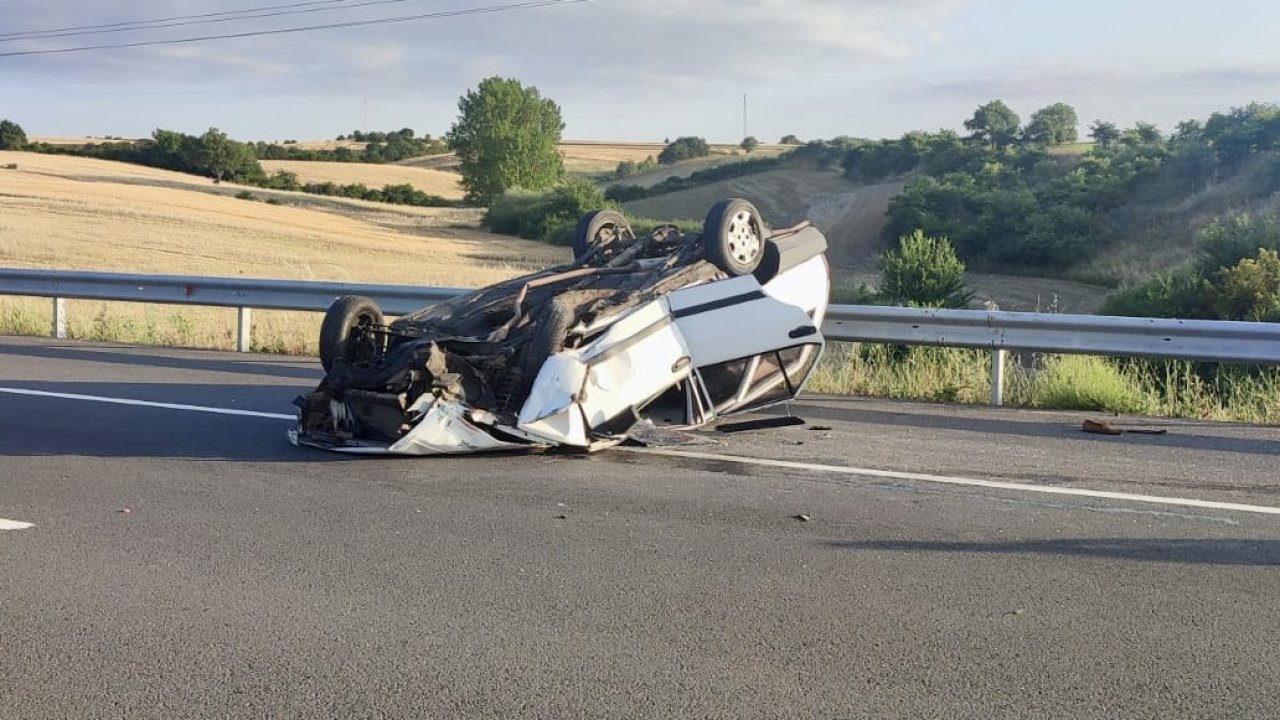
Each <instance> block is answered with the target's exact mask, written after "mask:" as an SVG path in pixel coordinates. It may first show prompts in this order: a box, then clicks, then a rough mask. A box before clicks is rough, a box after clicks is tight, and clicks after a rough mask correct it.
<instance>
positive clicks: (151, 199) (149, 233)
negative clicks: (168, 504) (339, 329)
mask: <svg viewBox="0 0 1280 720" xmlns="http://www.w3.org/2000/svg"><path fill="white" fill-rule="evenodd" d="M10 163H12V164H16V165H17V166H18V169H16V170H7V169H0V206H3V212H0V266H8V267H36V268H58V269H69V270H106V271H117V272H143V273H168V274H191V275H221V276H234V275H243V276H246V277H250V276H252V277H272V278H298V279H324V280H343V281H358V282H360V281H362V282H384V283H402V284H421V285H447V286H480V285H486V284H489V283H492V282H496V281H498V280H501V279H504V278H508V277H512V276H514V275H518V274H521V273H524V272H529V271H531V270H534V269H537V268H542V267H546V266H548V265H551V264H555V263H558V262H564V261H565V260H567V254H568V253H567V251H566V250H565V249H564V248H556V247H551V246H548V245H543V244H541V243H535V242H530V241H525V240H519V239H516V238H511V237H507V236H502V235H493V234H490V233H486V232H483V231H481V230H479V229H478V228H477V227H476V222H477V221H478V219H479V214H480V211H476V210H461V209H451V208H445V209H432V208H409V207H404V208H401V207H399V206H388V205H382V204H377V203H366V202H360V201H349V200H340V199H336V198H319V197H315V196H309V195H305V194H302V193H285V192H272V191H263V190H260V189H257V188H242V187H239V186H235V185H227V184H222V185H214V184H213V183H212V182H211V181H209V180H205V179H202V178H197V177H193V176H189V175H183V174H180V173H172V172H168V171H164V170H156V169H153V168H146V167H139V166H134V165H126V164H123V163H115V162H109V161H103V160H92V159H86V158H74V157H65V156H50V155H36V154H32V153H15V152H0V166H3V165H8V164H10ZM246 190H247V191H249V192H252V193H253V194H254V196H255V197H259V198H266V197H271V198H276V199H278V200H279V201H280V202H282V203H287V204H282V205H268V204H266V203H264V202H258V201H253V200H241V199H236V198H235V197H233V195H234V194H235V193H236V192H238V191H246ZM47 304H48V303H47V301H43V300H25V299H12V298H0V325H3V326H4V327H6V328H8V329H9V331H12V329H13V328H14V327H25V326H26V325H30V324H32V323H34V326H36V327H47V325H45V324H44V318H45V316H47V314H48V309H47ZM72 305H73V310H72V330H73V333H74V334H75V335H76V336H77V337H99V338H105V337H107V336H108V335H110V334H111V333H110V332H108V331H112V330H118V331H119V332H116V333H115V336H114V337H115V339H124V340H126V341H130V340H132V341H138V342H144V341H149V340H151V339H159V340H163V339H164V338H166V337H170V336H171V335H173V334H175V333H176V334H177V335H181V336H182V337H186V338H188V340H187V342H184V343H183V344H195V345H200V346H209V347H227V346H228V345H229V343H230V340H229V338H230V337H231V335H230V333H231V329H230V328H231V323H232V322H233V316H234V312H231V311H227V310H220V309H205V308H192V309H186V308H182V309H178V308H156V307H148V306H139V305H133V304H112V305H110V306H109V307H107V306H104V305H103V304H102V303H90V302H73V303H72ZM259 316H260V317H259ZM255 317H257V318H258V320H257V321H255V324H261V325H263V327H264V328H267V327H268V326H269V328H270V332H269V334H267V335H263V336H261V337H260V344H259V347H264V348H275V349H279V350H285V351H305V350H308V349H310V347H311V346H312V345H313V344H314V338H315V331H316V328H317V327H318V326H319V316H318V315H314V314H310V313H257V314H255ZM32 318H34V320H31V319H32ZM24 323H25V325H24ZM85 323H88V325H85ZM173 328H176V329H173Z"/></svg>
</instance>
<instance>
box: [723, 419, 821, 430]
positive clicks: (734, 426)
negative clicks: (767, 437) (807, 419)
mask: <svg viewBox="0 0 1280 720" xmlns="http://www.w3.org/2000/svg"><path fill="white" fill-rule="evenodd" d="M803 424H804V419H803V418H798V417H791V416H787V417H771V418H761V419H759V420H747V421H744V422H736V423H728V424H725V425H720V426H718V427H716V432H722V433H736V432H746V431H748V430H766V429H769V428H780V427H792V426H794V425H803Z"/></svg>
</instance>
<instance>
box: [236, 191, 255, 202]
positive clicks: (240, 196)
mask: <svg viewBox="0 0 1280 720" xmlns="http://www.w3.org/2000/svg"><path fill="white" fill-rule="evenodd" d="M236 199H237V200H257V199H258V196H257V195H254V194H253V193H251V192H249V191H248V190H241V191H240V192H238V193H236Z"/></svg>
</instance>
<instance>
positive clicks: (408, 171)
mask: <svg viewBox="0 0 1280 720" xmlns="http://www.w3.org/2000/svg"><path fill="white" fill-rule="evenodd" d="M261 162H262V169H263V170H265V171H267V173H274V172H277V171H280V170H284V171H286V172H291V173H294V174H296V175H297V176H298V179H299V180H301V181H302V182H304V183H323V182H331V183H337V184H339V185H353V184H356V183H362V184H364V185H366V186H368V187H370V188H381V187H382V186H384V185H404V184H408V185H412V186H413V187H415V188H417V189H418V190H421V191H422V192H424V193H427V194H428V195H435V196H437V197H442V198H444V199H446V200H461V199H462V186H461V185H460V184H458V181H459V180H460V177H459V176H458V175H457V174H456V173H451V172H444V171H442V170H431V169H427V168H423V167H413V166H406V165H374V164H370V163H345V162H310V161H306V160H263V161H261Z"/></svg>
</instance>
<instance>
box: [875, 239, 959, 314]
mask: <svg viewBox="0 0 1280 720" xmlns="http://www.w3.org/2000/svg"><path fill="white" fill-rule="evenodd" d="M879 294H880V297H881V299H882V300H884V301H886V302H888V303H891V304H895V305H910V306H913V307H949V308H960V307H965V306H966V305H968V304H969V300H971V299H972V298H973V293H971V292H969V290H968V289H967V288H966V287H965V280H964V263H963V262H961V261H960V258H958V257H956V252H955V249H954V248H952V247H951V241H949V240H947V239H946V238H944V237H940V238H935V237H930V236H928V235H925V234H924V233H923V232H922V231H920V230H917V231H915V232H914V233H912V234H910V235H907V236H905V237H903V238H901V240H900V241H899V246H898V248H897V249H896V250H890V251H888V252H886V253H885V254H884V256H883V257H881V259H880V292H879Z"/></svg>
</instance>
